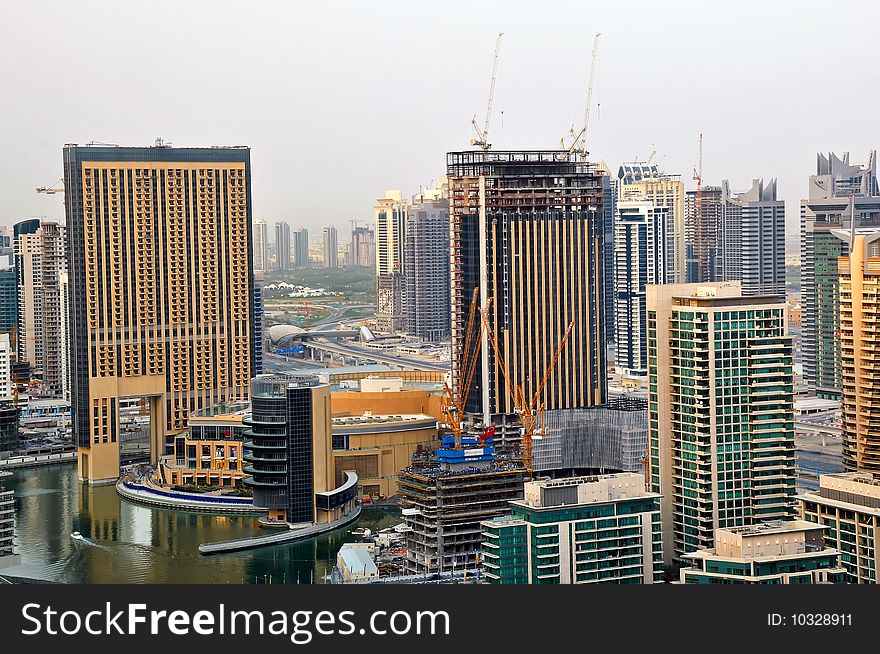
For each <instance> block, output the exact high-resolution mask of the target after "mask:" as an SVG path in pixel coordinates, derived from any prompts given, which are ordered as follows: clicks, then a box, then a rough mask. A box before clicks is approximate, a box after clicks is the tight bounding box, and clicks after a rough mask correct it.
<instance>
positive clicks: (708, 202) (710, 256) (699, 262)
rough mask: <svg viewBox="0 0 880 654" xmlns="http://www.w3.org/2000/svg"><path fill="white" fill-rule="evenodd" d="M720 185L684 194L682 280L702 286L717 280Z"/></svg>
mask: <svg viewBox="0 0 880 654" xmlns="http://www.w3.org/2000/svg"><path fill="white" fill-rule="evenodd" d="M722 206H723V202H722V192H721V187H720V186H704V187H702V189H700V191H699V192H697V191H688V192H687V193H686V194H685V209H684V210H685V259H686V264H685V265H686V269H685V281H687V282H688V283H704V282H715V281H723V280H721V279H720V274H721V270H720V267H719V264H720V261H721V247H720V238H719V237H720V233H721V213H722Z"/></svg>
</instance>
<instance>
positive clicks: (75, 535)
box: [70, 531, 83, 540]
mask: <svg viewBox="0 0 880 654" xmlns="http://www.w3.org/2000/svg"><path fill="white" fill-rule="evenodd" d="M70 537H71V538H73V539H74V540H82V539H83V535H82V534H81V533H79V532H78V531H75V532H73V533H72V534H70Z"/></svg>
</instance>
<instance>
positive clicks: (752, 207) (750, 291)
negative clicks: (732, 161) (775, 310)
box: [716, 179, 785, 295]
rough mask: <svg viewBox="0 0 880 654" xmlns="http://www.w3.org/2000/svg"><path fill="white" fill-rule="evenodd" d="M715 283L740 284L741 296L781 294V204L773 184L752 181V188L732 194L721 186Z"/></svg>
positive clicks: (783, 227) (723, 183)
mask: <svg viewBox="0 0 880 654" xmlns="http://www.w3.org/2000/svg"><path fill="white" fill-rule="evenodd" d="M721 196H722V202H721V206H722V210H721V224H720V229H719V237H718V242H719V248H720V254H719V256H718V265H717V266H716V269H717V270H719V272H718V279H719V281H735V280H740V281H741V282H742V293H743V295H784V294H785V202H784V201H783V200H778V199H777V197H776V180H775V179H772V180H770V183H769V184H767V185H766V186H765V185H764V180H762V179H755V180H752V188H751V189H750V190H748V191H745V192H743V193H732V192H731V191H730V185H729V183H728V181H727V180H724V182H722V184H721Z"/></svg>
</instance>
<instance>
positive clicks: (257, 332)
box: [252, 270, 266, 375]
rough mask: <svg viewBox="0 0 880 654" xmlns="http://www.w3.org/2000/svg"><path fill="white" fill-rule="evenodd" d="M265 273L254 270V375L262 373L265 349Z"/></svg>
mask: <svg viewBox="0 0 880 654" xmlns="http://www.w3.org/2000/svg"><path fill="white" fill-rule="evenodd" d="M264 285H265V275H264V273H263V271H262V270H258V271H255V272H254V308H253V313H252V316H253V334H254V375H262V374H263V354H264V353H265V351H266V310H265V307H264V304H263V300H264V297H263V295H264V293H263V286H264Z"/></svg>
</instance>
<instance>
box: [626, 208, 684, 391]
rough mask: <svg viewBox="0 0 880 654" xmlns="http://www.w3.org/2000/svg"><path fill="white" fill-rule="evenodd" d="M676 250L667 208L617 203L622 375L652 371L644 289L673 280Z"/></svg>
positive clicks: (641, 374) (670, 218) (642, 373)
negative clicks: (672, 269) (649, 367)
mask: <svg viewBox="0 0 880 654" xmlns="http://www.w3.org/2000/svg"><path fill="white" fill-rule="evenodd" d="M674 248H675V241H674V239H673V224H672V216H671V214H670V213H669V207H656V206H654V204H653V203H652V202H648V201H646V200H622V201H620V202H618V203H617V216H616V219H615V228H614V250H615V254H616V264H615V271H616V275H617V278H616V280H615V302H614V309H615V311H614V314H615V319H616V323H617V327H616V329H615V333H616V334H617V341H616V349H617V356H616V363H617V369H618V371H619V372H621V373H623V374H628V375H638V376H644V375H647V374H648V352H647V348H648V338H647V329H646V326H645V320H646V312H645V288H646V286H647V285H648V284H669V283H671V281H672V280H671V278H670V268H671V266H672V262H673V259H674V257H675V249H674Z"/></svg>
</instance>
